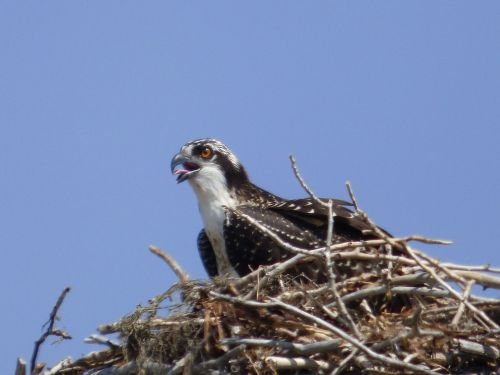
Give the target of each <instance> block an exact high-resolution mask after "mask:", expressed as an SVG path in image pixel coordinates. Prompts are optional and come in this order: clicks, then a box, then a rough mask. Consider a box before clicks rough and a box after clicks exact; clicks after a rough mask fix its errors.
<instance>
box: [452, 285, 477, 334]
mask: <svg viewBox="0 0 500 375" xmlns="http://www.w3.org/2000/svg"><path fill="white" fill-rule="evenodd" d="M473 285H474V280H469V281H467V285H466V286H465V289H464V295H463V300H464V301H467V300H468V299H469V296H470V291H471V289H472V286H473ZM464 309H465V305H464V303H463V302H460V306H458V310H457V313H456V314H455V316H454V317H453V320H452V321H451V325H452V326H457V325H458V323H459V322H460V318H461V317H462V314H463V313H464Z"/></svg>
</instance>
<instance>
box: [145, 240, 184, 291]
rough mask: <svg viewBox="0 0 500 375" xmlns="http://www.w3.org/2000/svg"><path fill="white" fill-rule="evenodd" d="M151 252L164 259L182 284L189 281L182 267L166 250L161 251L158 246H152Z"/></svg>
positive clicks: (150, 247)
mask: <svg viewBox="0 0 500 375" xmlns="http://www.w3.org/2000/svg"><path fill="white" fill-rule="evenodd" d="M149 251H151V252H152V253H153V254H155V255H157V256H159V257H160V258H161V259H163V260H164V261H165V262H166V263H167V264H168V265H169V266H170V268H171V269H172V271H174V272H175V274H176V275H177V277H178V278H179V280H180V281H181V282H182V283H185V282H186V281H188V280H189V275H188V274H187V273H186V272H185V271H184V270H183V269H182V268H181V266H179V263H177V262H176V261H175V259H174V258H172V256H171V255H170V254H168V253H167V252H166V251H165V250H161V249H160V248H159V247H158V246H155V245H150V246H149Z"/></svg>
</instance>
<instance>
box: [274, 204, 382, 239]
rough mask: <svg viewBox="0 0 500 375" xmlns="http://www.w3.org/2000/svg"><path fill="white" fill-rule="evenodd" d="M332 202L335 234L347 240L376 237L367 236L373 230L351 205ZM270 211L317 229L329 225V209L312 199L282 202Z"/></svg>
mask: <svg viewBox="0 0 500 375" xmlns="http://www.w3.org/2000/svg"><path fill="white" fill-rule="evenodd" d="M329 200H330V199H327V198H321V201H322V202H325V203H328V201H329ZM331 201H332V203H333V205H332V211H333V214H334V218H333V223H334V232H335V234H337V235H339V236H344V237H345V239H346V240H356V239H367V238H373V237H374V236H373V235H369V234H368V235H367V234H366V233H367V231H369V230H370V229H371V227H370V225H369V224H368V223H367V222H366V221H365V220H364V219H363V218H362V217H361V216H360V215H358V214H357V213H355V212H353V211H351V210H350V209H349V208H348V207H349V206H352V204H351V203H349V202H346V201H343V200H340V199H331ZM269 209H270V210H273V211H276V212H278V213H280V214H282V215H283V216H286V217H290V218H294V219H296V220H301V221H303V222H305V223H308V224H310V225H313V226H316V227H317V228H324V227H325V226H327V223H328V207H325V206H324V205H321V204H319V203H318V202H316V201H315V200H313V199H312V198H304V199H293V200H286V201H282V202H279V203H278V204H276V205H274V206H272V207H269ZM384 232H385V231H384ZM386 233H387V232H386Z"/></svg>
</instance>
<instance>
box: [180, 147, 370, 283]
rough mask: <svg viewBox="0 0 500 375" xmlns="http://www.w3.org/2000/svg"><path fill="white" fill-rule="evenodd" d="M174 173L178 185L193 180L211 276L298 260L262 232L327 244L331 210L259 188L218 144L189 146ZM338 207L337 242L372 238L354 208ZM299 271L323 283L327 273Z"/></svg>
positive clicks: (306, 245)
mask: <svg viewBox="0 0 500 375" xmlns="http://www.w3.org/2000/svg"><path fill="white" fill-rule="evenodd" d="M171 169H172V173H173V174H174V175H177V176H178V177H177V182H178V183H180V182H183V181H188V182H189V184H190V185H191V187H192V188H193V190H194V192H195V194H196V197H197V198H198V203H199V209H200V213H201V217H202V219H203V224H204V228H203V229H202V230H201V232H200V233H199V235H198V250H199V253H200V256H201V259H202V262H203V265H204V267H205V269H206V271H207V273H208V274H209V275H210V277H215V276H226V277H240V276H244V275H246V274H248V273H250V272H251V271H253V270H255V269H257V268H258V267H259V266H261V265H269V264H273V263H276V262H278V261H283V260H286V259H288V258H291V257H292V256H293V255H295V254H294V253H291V252H289V251H287V250H285V249H283V248H282V247H281V246H280V245H279V244H278V243H277V242H276V241H275V240H274V239H273V238H271V236H269V234H268V233H266V231H265V230H263V229H262V227H264V228H267V230H269V231H271V232H273V233H274V234H275V235H276V236H278V237H279V238H280V239H281V240H283V241H284V242H287V243H289V244H291V245H293V246H297V247H300V248H303V249H308V250H309V249H316V248H319V247H322V246H325V244H326V232H327V226H328V208H326V207H324V206H323V205H320V204H318V203H317V202H316V201H314V200H313V199H311V198H305V199H292V200H288V199H284V198H281V197H279V196H277V195H274V194H272V193H270V192H268V191H266V190H264V189H261V188H260V187H258V186H256V185H254V184H253V183H252V182H251V181H250V180H249V178H248V174H247V172H246V171H245V168H243V166H242V165H241V163H240V161H239V160H238V158H237V157H236V155H235V154H234V153H233V152H231V150H230V149H229V148H228V147H227V146H226V145H224V144H223V143H222V142H220V141H218V140H216V139H208V138H207V139H198V140H194V141H192V142H189V143H186V144H185V145H184V146H182V148H181V150H180V152H179V153H178V154H176V155H175V156H174V157H173V158H172V162H171ZM321 200H322V201H324V202H328V200H329V199H321ZM332 203H333V216H334V218H333V220H334V225H333V238H332V243H339V242H345V241H351V240H359V239H366V238H369V237H367V236H366V235H365V234H363V231H364V230H365V229H369V227H368V225H367V224H366V223H365V222H364V221H363V220H362V219H361V218H359V217H358V215H357V214H356V213H354V212H352V211H351V210H350V209H349V208H348V206H352V205H351V204H350V203H348V202H345V201H342V200H338V199H332ZM255 223H259V224H260V225H256V224H255ZM372 238H373V237H372ZM297 272H301V273H304V274H306V276H307V277H308V278H312V279H318V277H321V273H323V272H324V270H321V269H319V267H318V264H316V265H315V266H314V263H313V264H312V266H311V263H309V266H308V268H307V269H305V268H302V269H298V270H297Z"/></svg>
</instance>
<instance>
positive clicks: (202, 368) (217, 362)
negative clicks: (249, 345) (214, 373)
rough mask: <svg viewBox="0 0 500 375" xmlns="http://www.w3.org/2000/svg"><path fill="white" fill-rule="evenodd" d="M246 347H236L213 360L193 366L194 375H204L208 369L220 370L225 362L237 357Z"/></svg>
mask: <svg viewBox="0 0 500 375" xmlns="http://www.w3.org/2000/svg"><path fill="white" fill-rule="evenodd" d="M245 348H246V346H245V345H238V346H237V347H236V348H233V349H231V350H230V351H228V352H226V353H224V354H223V355H221V356H220V357H218V358H215V359H210V360H208V361H205V362H202V363H200V364H199V365H196V366H194V368H193V372H194V373H200V374H206V370H207V369H209V368H214V367H216V368H222V367H224V366H225V365H226V364H227V362H228V361H229V360H230V359H231V358H234V357H237V356H239V355H240V354H241V353H243V351H244V350H245Z"/></svg>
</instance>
